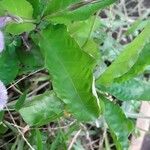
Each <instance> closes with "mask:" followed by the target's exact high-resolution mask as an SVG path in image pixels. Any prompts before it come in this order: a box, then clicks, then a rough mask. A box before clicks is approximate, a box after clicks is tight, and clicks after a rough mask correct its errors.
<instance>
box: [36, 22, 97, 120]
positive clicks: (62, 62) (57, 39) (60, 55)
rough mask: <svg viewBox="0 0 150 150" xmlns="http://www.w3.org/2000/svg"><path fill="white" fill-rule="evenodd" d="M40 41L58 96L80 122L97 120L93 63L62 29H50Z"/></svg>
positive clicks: (42, 35) (59, 27) (44, 32)
mask: <svg viewBox="0 0 150 150" xmlns="http://www.w3.org/2000/svg"><path fill="white" fill-rule="evenodd" d="M52 36H53V38H51V37H52ZM39 41H40V42H39V45H40V47H41V50H42V51H43V54H44V57H45V63H46V66H47V68H48V70H49V72H50V74H51V75H52V83H53V87H54V91H55V92H56V94H57V96H58V97H59V98H60V99H62V100H63V101H64V102H65V103H66V104H67V106H68V110H69V111H70V112H72V113H73V114H74V115H75V116H76V117H77V118H78V119H79V120H83V121H87V120H93V119H95V118H97V117H98V116H99V113H100V109H99V105H98V102H97V99H96V97H95V96H94V95H93V93H92V83H93V76H92V71H93V59H91V57H90V56H89V55H88V54H86V53H85V52H84V51H82V50H81V49H80V48H79V46H78V45H77V44H76V43H75V41H74V40H73V39H72V38H71V37H70V36H69V34H68V33H67V30H66V28H65V26H63V25H57V26H50V27H48V28H47V29H46V30H44V31H43V32H42V33H41V38H40V40H39ZM62 48H63V49H62ZM64 83H65V84H64ZM78 109H79V110H80V111H81V112H79V111H78Z"/></svg>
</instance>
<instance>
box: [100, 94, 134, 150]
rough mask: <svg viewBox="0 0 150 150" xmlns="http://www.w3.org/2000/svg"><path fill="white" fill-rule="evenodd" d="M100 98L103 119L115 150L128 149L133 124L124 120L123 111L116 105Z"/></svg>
mask: <svg viewBox="0 0 150 150" xmlns="http://www.w3.org/2000/svg"><path fill="white" fill-rule="evenodd" d="M101 98H102V102H103V103H104V104H103V106H104V117H105V120H106V123H107V125H108V127H109V129H110V132H111V135H112V137H113V140H114V142H115V144H116V147H117V150H124V149H125V150H126V149H128V147H129V141H128V136H129V134H130V133H131V132H132V131H133V127H134V126H133V123H132V122H131V121H130V120H129V119H127V118H126V116H125V114H124V113H123V110H122V109H121V108H120V107H119V106H118V105H117V104H114V103H113V102H111V101H109V100H107V99H106V98H104V97H101Z"/></svg>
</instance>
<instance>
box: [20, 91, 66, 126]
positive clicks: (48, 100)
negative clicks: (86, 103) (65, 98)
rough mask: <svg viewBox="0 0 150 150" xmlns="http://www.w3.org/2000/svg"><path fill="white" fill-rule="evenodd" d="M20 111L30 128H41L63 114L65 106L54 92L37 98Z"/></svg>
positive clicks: (29, 101) (28, 102)
mask: <svg viewBox="0 0 150 150" xmlns="http://www.w3.org/2000/svg"><path fill="white" fill-rule="evenodd" d="M26 101H27V102H26V103H25V104H24V105H23V106H22V108H21V109H20V110H19V113H20V114H21V116H22V117H23V119H24V120H25V122H26V123H27V124H28V125H30V126H41V125H44V124H47V123H49V122H50V121H53V120H55V119H57V118H59V117H60V116H61V115H62V114H63V109H64V105H63V103H62V102H61V101H60V100H59V99H58V98H57V97H56V96H55V94H54V93H53V92H46V93H44V94H41V95H39V96H35V97H33V98H31V99H30V100H26Z"/></svg>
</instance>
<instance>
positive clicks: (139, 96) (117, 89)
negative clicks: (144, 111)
mask: <svg viewBox="0 0 150 150" xmlns="http://www.w3.org/2000/svg"><path fill="white" fill-rule="evenodd" d="M97 87H98V88H99V90H101V91H103V92H108V93H109V94H112V95H113V96H115V97H116V98H117V99H119V100H123V101H128V100H141V101H142V100H146V101H150V82H145V81H142V80H135V79H132V80H128V81H125V82H122V83H113V84H112V85H110V86H109V87H108V86H107V87H104V86H101V85H97Z"/></svg>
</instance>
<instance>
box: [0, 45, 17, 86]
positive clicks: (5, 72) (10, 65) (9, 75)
mask: <svg viewBox="0 0 150 150" xmlns="http://www.w3.org/2000/svg"><path fill="white" fill-rule="evenodd" d="M18 71H19V61H18V58H17V55H16V52H15V48H14V46H7V47H6V50H4V51H3V52H2V53H1V54H0V80H1V81H2V82H4V83H5V84H9V83H10V82H12V81H13V80H14V78H15V77H16V76H17V74H18Z"/></svg>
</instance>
